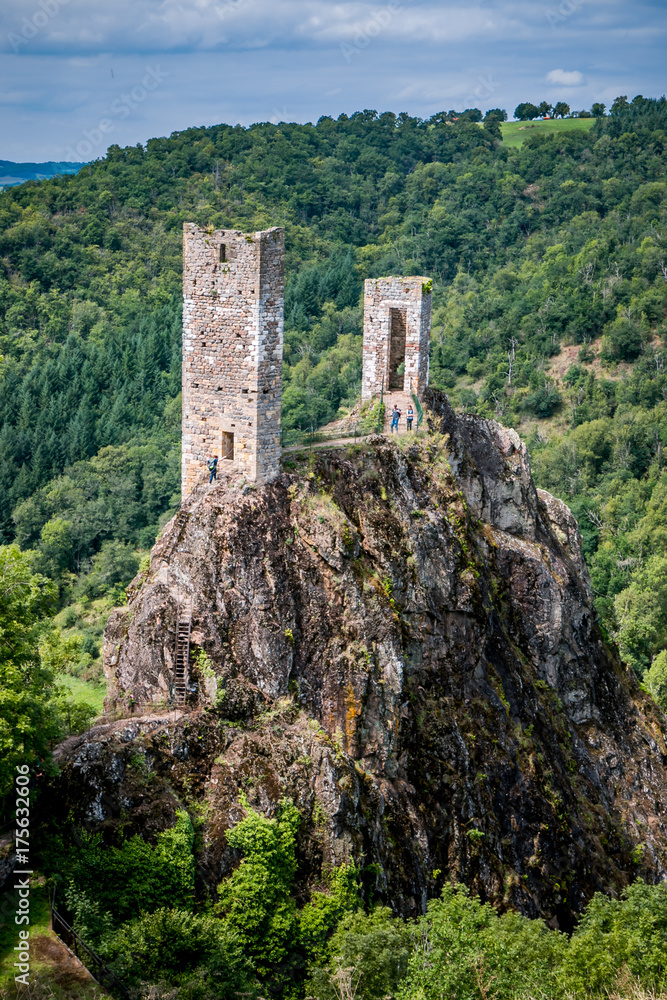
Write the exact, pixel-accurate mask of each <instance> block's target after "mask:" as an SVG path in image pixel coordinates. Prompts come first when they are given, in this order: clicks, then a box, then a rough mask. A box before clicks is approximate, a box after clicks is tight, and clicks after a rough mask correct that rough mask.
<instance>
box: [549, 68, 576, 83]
mask: <svg viewBox="0 0 667 1000" xmlns="http://www.w3.org/2000/svg"><path fill="white" fill-rule="evenodd" d="M547 80H548V82H549V83H555V84H558V85H559V86H561V87H578V86H579V85H580V84H582V83H583V82H584V78H583V75H582V74H581V73H580V72H579V70H578V69H574V70H572V71H568V70H565V69H552V70H551V72H550V73H547Z"/></svg>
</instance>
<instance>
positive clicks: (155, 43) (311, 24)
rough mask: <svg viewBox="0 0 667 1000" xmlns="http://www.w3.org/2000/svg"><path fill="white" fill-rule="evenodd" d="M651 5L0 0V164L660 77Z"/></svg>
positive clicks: (651, 0) (625, 90)
mask: <svg viewBox="0 0 667 1000" xmlns="http://www.w3.org/2000/svg"><path fill="white" fill-rule="evenodd" d="M666 32H667V0H547V2H544V3H543V2H542V0H529V2H525V0H515V2H505V0H487V2H478V3H472V4H464V3H462V2H459V3H458V4H455V3H449V2H447V0H445V2H444V3H435V2H421V0H388V2H387V3H365V2H359V3H357V2H355V3H347V2H340V3H337V2H334V3H330V2H324V0H113V2H109V0H1V3H0V159H5V160H15V161H19V162H24V161H37V162H41V161H44V160H91V159H95V158H96V157H98V156H104V154H105V152H106V149H107V147H108V146H109V145H111V144H112V143H118V144H120V145H121V146H127V145H134V144H136V143H138V142H140V143H145V142H146V141H147V140H148V139H150V138H152V137H154V136H162V135H169V134H170V133H171V132H174V131H179V130H181V129H185V128H188V127H190V126H196V125H215V124H219V123H220V122H227V123H230V124H236V123H240V124H243V125H249V124H252V123H253V122H261V121H273V122H276V123H277V122H279V121H298V122H306V121H313V122H315V121H317V119H318V118H319V117H320V116H322V115H332V116H333V117H338V115H340V114H341V113H346V114H351V113H352V112H354V111H359V110H364V109H367V108H373V109H376V110H378V111H394V112H397V113H398V112H400V111H407V112H408V113H409V114H412V115H419V116H420V117H423V118H427V117H429V116H430V115H432V114H435V113H436V112H438V111H447V110H449V109H450V108H455V109H457V110H463V109H464V108H466V107H478V108H480V110H482V111H486V110H488V109H489V108H494V107H500V108H505V109H506V110H507V112H508V114H509V116H510V118H511V117H512V114H513V111H514V108H515V107H516V105H517V104H519V103H520V102H522V101H532V102H534V103H539V102H540V101H542V100H546V101H548V102H549V103H552V104H553V103H555V102H556V101H559V100H561V101H565V102H566V103H568V104H569V105H570V106H571V107H572V108H573V109H577V110H579V109H582V108H590V106H591V104H592V103H593V102H595V101H602V102H603V103H605V104H607V105H610V104H611V102H612V101H613V99H614V98H615V97H616V96H618V95H619V94H625V95H627V96H628V97H629V98H630V99H632V98H633V97H634V96H635V95H636V94H643V95H644V96H645V97H660V96H661V95H662V94H664V93H665V91H666V90H667V85H666V84H665V76H666V72H665V67H666V66H667V59H666V58H665V54H666V52H667V46H666V42H667V37H666Z"/></svg>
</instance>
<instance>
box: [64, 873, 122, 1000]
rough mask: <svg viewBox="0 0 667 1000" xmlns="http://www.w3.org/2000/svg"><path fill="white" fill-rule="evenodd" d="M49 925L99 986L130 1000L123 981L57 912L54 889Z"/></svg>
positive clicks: (113, 994) (114, 994)
mask: <svg viewBox="0 0 667 1000" xmlns="http://www.w3.org/2000/svg"><path fill="white" fill-rule="evenodd" d="M51 927H52V929H53V932H54V934H57V935H58V937H59V938H60V940H61V941H63V942H64V944H66V945H67V947H68V948H69V950H70V951H71V952H72V953H73V954H74V955H76V957H77V958H78V959H79V961H80V962H81V964H82V965H84V966H85V967H86V969H87V970H88V972H89V973H90V974H91V976H92V977H93V979H94V980H95V982H97V983H98V984H99V985H100V986H103V987H104V989H105V990H107V991H108V992H109V993H111V995H112V996H114V997H120V998H121V1000H131V997H130V994H129V992H128V990H127V989H126V987H125V986H124V985H123V983H121V981H120V979H119V978H118V976H117V975H116V974H115V972H113V971H112V970H111V969H110V968H109V966H108V965H107V964H106V963H105V962H104V961H103V960H102V959H101V958H100V956H99V955H98V954H96V952H94V951H93V949H92V948H91V947H90V945H88V944H86V942H85V941H84V940H83V939H82V938H80V937H79V935H78V934H77V933H76V931H75V930H74V928H73V927H72V925H71V924H70V923H68V921H67V920H66V919H65V917H64V916H63V915H62V913H59V912H58V910H57V909H56V894H55V890H54V893H53V898H52V900H51Z"/></svg>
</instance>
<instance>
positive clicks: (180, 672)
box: [174, 601, 192, 709]
mask: <svg viewBox="0 0 667 1000" xmlns="http://www.w3.org/2000/svg"><path fill="white" fill-rule="evenodd" d="M191 628H192V602H190V603H189V604H188V605H187V606H185V605H181V602H180V601H179V602H178V611H177V612H176V649H175V652H174V706H175V707H176V708H181V709H183V708H185V697H186V695H187V690H188V671H189V667H190V630H191Z"/></svg>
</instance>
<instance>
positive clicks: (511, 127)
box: [500, 118, 596, 149]
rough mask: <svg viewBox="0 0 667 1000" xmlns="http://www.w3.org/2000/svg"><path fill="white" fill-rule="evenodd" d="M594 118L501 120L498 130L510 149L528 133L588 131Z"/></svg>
mask: <svg viewBox="0 0 667 1000" xmlns="http://www.w3.org/2000/svg"><path fill="white" fill-rule="evenodd" d="M595 121H596V119H595V118H549V119H548V120H547V121H534V122H503V123H502V124H501V126H500V131H501V132H502V134H503V142H504V144H505V145H506V146H508V147H509V148H510V149H516V148H518V147H519V146H522V145H523V143H524V142H525V140H526V139H527V138H528V136H529V135H551V134H553V133H554V132H573V131H574V132H588V131H589V130H590V129H591V128H592V127H593V125H594V124H595Z"/></svg>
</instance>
